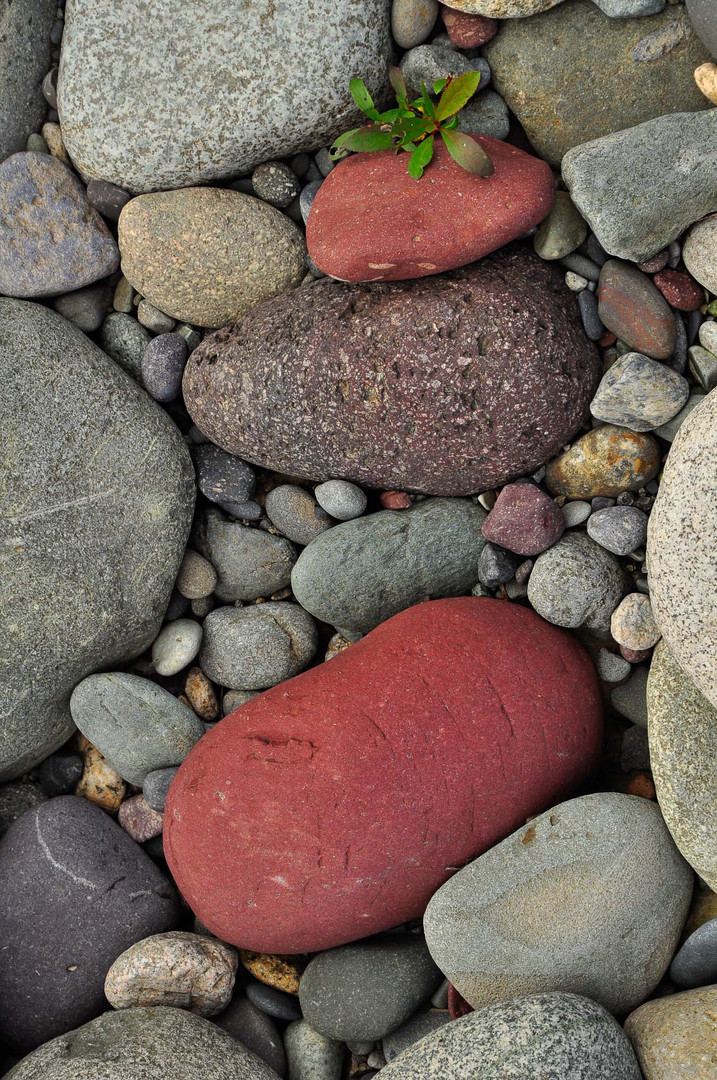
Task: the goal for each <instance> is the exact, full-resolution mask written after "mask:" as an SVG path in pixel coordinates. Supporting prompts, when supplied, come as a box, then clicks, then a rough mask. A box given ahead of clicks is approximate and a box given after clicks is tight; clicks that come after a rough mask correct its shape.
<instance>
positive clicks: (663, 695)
mask: <svg viewBox="0 0 717 1080" xmlns="http://www.w3.org/2000/svg"><path fill="white" fill-rule="evenodd" d="M647 709H648V717H649V721H648V733H649V736H650V761H651V762H652V771H653V775H654V779H655V787H656V789H657V796H658V799H659V801H660V807H661V808H662V813H663V814H664V817H665V821H666V823H667V827H668V828H669V830H670V832H671V833H672V836H673V837H674V840H675V843H676V844H677V846H678V848H679V849H680V851H681V852H682V854H683V855H684V857H685V858H686V859H687V861H688V862H689V864H690V865H691V866H692V867H693V868H694V869H695V870H696V872H697V873H698V874H699V875H700V877H702V878H704V880H705V881H706V882H707V883H708V885H710V886H711V887H712V888H714V887H715V886H717V852H716V851H715V845H714V835H715V833H714V830H715V827H717V781H716V779H715V773H714V768H713V761H714V754H715V741H716V740H717V711H716V710H715V708H714V706H713V705H711V704H710V702H709V701H708V700H707V699H706V698H705V697H704V696H703V695H702V694H701V693H700V691H699V690H698V689H697V687H696V686H694V684H693V683H692V681H691V680H690V679H689V677H688V676H687V675H686V674H685V672H684V671H683V670H682V668H681V667H680V665H679V664H678V662H677V660H676V659H675V657H674V655H673V653H672V651H671V650H670V649H669V648H668V646H667V644H666V643H665V642H664V641H661V642H659V643H658V645H657V647H656V648H655V652H654V655H653V658H652V664H651V665H650V676H649V679H648V681H647Z"/></svg>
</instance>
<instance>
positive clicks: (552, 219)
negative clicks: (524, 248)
mask: <svg viewBox="0 0 717 1080" xmlns="http://www.w3.org/2000/svg"><path fill="white" fill-rule="evenodd" d="M587 232H588V227H587V225H586V224H585V221H584V219H583V218H582V217H581V215H580V213H579V212H578V210H577V209H576V208H575V205H574V204H573V201H572V199H571V198H570V196H569V195H568V193H567V191H556V193H555V202H554V204H553V208H552V210H551V211H550V213H549V214H548V216H547V217H546V218H544V219H543V220H542V221H541V223H540V225H538V231H537V232H536V234H535V236H534V237H533V247H534V248H535V252H536V254H537V255H540V257H541V259H562V258H565V256H566V255H569V254H570V253H571V252H572V251H575V249H576V248H577V247H580V245H581V244H582V242H583V240H584V239H585V237H586V236H587Z"/></svg>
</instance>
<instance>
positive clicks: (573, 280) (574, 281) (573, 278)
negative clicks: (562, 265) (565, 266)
mask: <svg viewBox="0 0 717 1080" xmlns="http://www.w3.org/2000/svg"><path fill="white" fill-rule="evenodd" d="M565 284H566V285H567V287H568V288H569V289H570V291H571V292H582V291H583V289H587V287H588V279H587V278H584V277H583V276H582V274H575V273H573V271H572V270H568V271H567V273H566V274H565Z"/></svg>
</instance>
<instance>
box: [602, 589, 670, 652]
mask: <svg viewBox="0 0 717 1080" xmlns="http://www.w3.org/2000/svg"><path fill="white" fill-rule="evenodd" d="M610 633H611V634H612V636H613V637H614V638H615V641H616V642H617V643H618V645H624V646H625V648H626V649H631V650H632V651H633V652H642V651H643V650H645V649H651V648H652V646H653V645H656V644H657V642H658V641H659V640H660V631H659V630H658V629H657V626H656V625H655V619H654V617H653V614H652V604H651V603H650V598H649V596H645V595H644V593H637V592H635V593H628V595H627V596H626V597H625V598H624V599H623V600H621V601H620V603H619V604H618V606H617V607H616V608H615V610H614V611H613V613H612V619H611V620H610Z"/></svg>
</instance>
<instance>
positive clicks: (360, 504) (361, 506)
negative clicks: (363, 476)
mask: <svg viewBox="0 0 717 1080" xmlns="http://www.w3.org/2000/svg"><path fill="white" fill-rule="evenodd" d="M314 497H315V499H316V501H317V503H318V504H319V506H321V507H322V508H323V509H324V510H325V511H326V513H327V514H330V515H331V517H332V518H336V520H337V521H351V520H352V519H353V518H357V517H361V515H362V514H363V512H364V511H365V509H366V503H367V502H368V500H367V498H366V493H365V492H364V491H362V489H361V488H360V487H359V486H358V484H352V483H351V482H350V481H349V480H326V481H325V482H324V483H323V484H319V485H318V487H317V488H315V489H314Z"/></svg>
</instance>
